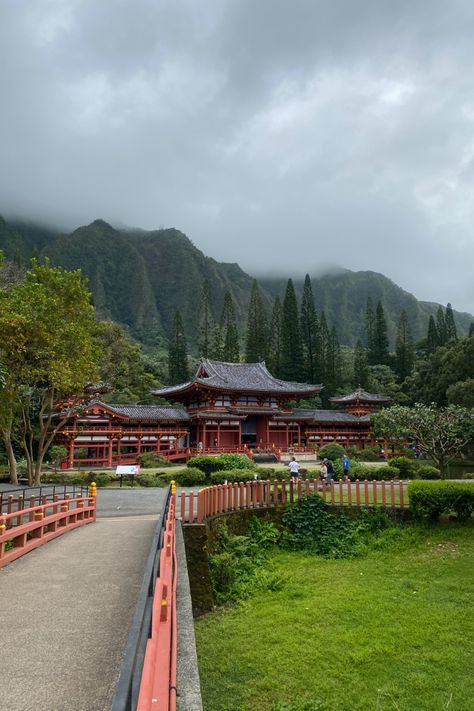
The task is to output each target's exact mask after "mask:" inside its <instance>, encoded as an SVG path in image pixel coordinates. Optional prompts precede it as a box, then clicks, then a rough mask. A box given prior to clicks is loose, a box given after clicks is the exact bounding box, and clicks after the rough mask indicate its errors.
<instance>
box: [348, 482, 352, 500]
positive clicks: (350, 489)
mask: <svg viewBox="0 0 474 711" xmlns="http://www.w3.org/2000/svg"><path fill="white" fill-rule="evenodd" d="M347 505H348V506H352V482H351V480H350V479H347Z"/></svg>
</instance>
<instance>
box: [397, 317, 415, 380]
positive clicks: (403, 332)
mask: <svg viewBox="0 0 474 711" xmlns="http://www.w3.org/2000/svg"><path fill="white" fill-rule="evenodd" d="M414 362H415V349H414V346H413V341H412V337H411V332H410V324H409V323H408V315H407V312H406V311H405V309H403V311H402V312H401V314H400V320H399V322H398V330H397V340H396V344H395V372H396V374H397V375H398V377H399V379H400V381H401V382H403V381H404V380H405V378H406V377H407V376H408V375H410V373H411V372H412V370H413V365H414Z"/></svg>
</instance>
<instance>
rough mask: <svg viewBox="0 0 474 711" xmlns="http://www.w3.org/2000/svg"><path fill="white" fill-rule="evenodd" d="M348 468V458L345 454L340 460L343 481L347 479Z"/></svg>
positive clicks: (349, 465) (349, 466)
mask: <svg viewBox="0 0 474 711" xmlns="http://www.w3.org/2000/svg"><path fill="white" fill-rule="evenodd" d="M350 468H351V464H350V462H349V457H348V456H347V454H345V455H344V456H343V458H342V471H343V474H344V479H348V477H349V470H350Z"/></svg>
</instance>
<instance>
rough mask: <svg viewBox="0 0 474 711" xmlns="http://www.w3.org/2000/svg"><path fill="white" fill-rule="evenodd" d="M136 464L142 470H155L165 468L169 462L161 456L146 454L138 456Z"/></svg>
mask: <svg viewBox="0 0 474 711" xmlns="http://www.w3.org/2000/svg"><path fill="white" fill-rule="evenodd" d="M137 462H138V463H139V464H140V466H141V467H142V469H156V467H167V466H169V462H168V460H167V459H165V457H163V456H162V455H161V454H153V453H152V452H147V453H145V454H140V455H139V456H138V457H137Z"/></svg>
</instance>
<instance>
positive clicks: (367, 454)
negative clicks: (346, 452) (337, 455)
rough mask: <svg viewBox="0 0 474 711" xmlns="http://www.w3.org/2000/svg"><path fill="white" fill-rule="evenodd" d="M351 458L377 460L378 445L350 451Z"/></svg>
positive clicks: (364, 460)
mask: <svg viewBox="0 0 474 711" xmlns="http://www.w3.org/2000/svg"><path fill="white" fill-rule="evenodd" d="M351 458H353V459H356V460H357V461H358V462H378V461H379V460H380V459H381V451H380V447H363V448H362V449H356V448H354V450H353V451H352V452H351Z"/></svg>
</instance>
